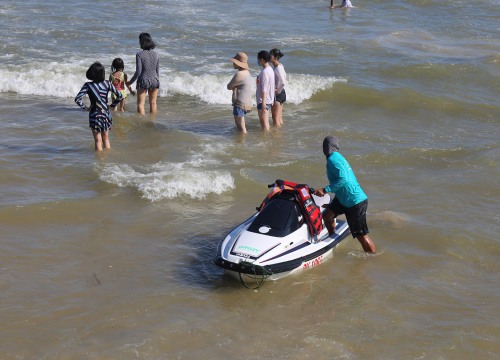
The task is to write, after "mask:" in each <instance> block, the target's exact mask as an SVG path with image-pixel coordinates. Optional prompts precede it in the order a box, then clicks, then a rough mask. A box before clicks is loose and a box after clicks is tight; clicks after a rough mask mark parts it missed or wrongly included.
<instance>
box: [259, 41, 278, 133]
mask: <svg viewBox="0 0 500 360" xmlns="http://www.w3.org/2000/svg"><path fill="white" fill-rule="evenodd" d="M270 60H271V54H269V52H268V51H265V50H262V51H260V52H259V53H258V54H257V61H258V62H259V65H260V66H262V71H261V72H260V74H259V76H257V90H256V94H255V95H256V96H255V97H256V100H257V110H258V112H259V121H260V126H261V127H262V130H266V131H267V130H269V110H270V109H271V106H272V105H273V103H274V92H275V85H274V71H273V69H272V67H271V65H270V64H269V61H270Z"/></svg>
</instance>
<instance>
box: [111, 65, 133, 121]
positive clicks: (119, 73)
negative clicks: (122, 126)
mask: <svg viewBox="0 0 500 360" xmlns="http://www.w3.org/2000/svg"><path fill="white" fill-rule="evenodd" d="M124 69H125V65H124V64H123V60H122V59H120V58H116V59H114V60H113V63H112V64H111V75H109V81H111V83H112V84H113V85H114V86H115V88H116V90H118V91H119V92H121V93H122V96H123V99H122V101H120V111H121V112H124V111H125V98H126V97H127V90H125V85H126V83H127V74H125V73H124V72H123V70H124ZM127 88H128V90H129V91H130V93H131V94H132V95H135V91H133V90H132V88H131V87H130V85H127ZM111 98H112V99H113V100H115V96H114V95H113V94H112V95H111ZM113 111H116V108H115V109H114V110H113Z"/></svg>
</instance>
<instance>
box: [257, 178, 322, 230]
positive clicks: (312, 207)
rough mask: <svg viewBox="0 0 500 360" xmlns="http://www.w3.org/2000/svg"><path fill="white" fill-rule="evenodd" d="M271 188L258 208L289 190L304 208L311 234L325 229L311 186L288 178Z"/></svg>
mask: <svg viewBox="0 0 500 360" xmlns="http://www.w3.org/2000/svg"><path fill="white" fill-rule="evenodd" d="M269 187H270V188H271V190H270V191H269V193H268V194H267V196H266V198H265V199H264V201H262V204H261V205H260V206H259V207H258V208H257V210H258V211H261V210H262V209H264V207H265V206H266V205H267V204H268V203H269V202H270V201H271V199H272V198H274V197H275V196H276V195H278V194H280V193H281V192H283V191H289V192H292V193H294V194H295V198H296V199H297V202H298V203H299V205H300V208H301V209H302V213H303V215H304V218H305V220H306V222H307V225H308V227H309V231H310V232H311V236H317V235H319V233H320V232H321V231H322V230H323V221H322V219H323V217H322V214H321V209H320V208H319V207H318V206H317V205H316V203H315V202H314V200H313V198H312V196H311V191H310V189H309V186H308V185H306V184H297V183H294V182H291V181H287V180H276V181H275V182H274V184H271V185H269Z"/></svg>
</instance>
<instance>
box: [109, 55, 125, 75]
mask: <svg viewBox="0 0 500 360" xmlns="http://www.w3.org/2000/svg"><path fill="white" fill-rule="evenodd" d="M123 69H125V65H124V64H123V60H122V59H120V58H116V59H114V60H113V63H112V64H111V72H115V71H123Z"/></svg>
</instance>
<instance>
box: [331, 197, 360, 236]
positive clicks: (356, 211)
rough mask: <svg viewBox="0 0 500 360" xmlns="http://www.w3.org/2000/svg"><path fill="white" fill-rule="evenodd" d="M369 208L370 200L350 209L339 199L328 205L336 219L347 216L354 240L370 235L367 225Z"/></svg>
mask: <svg viewBox="0 0 500 360" xmlns="http://www.w3.org/2000/svg"><path fill="white" fill-rule="evenodd" d="M367 208H368V199H366V200H365V201H362V202H360V203H358V204H356V205H354V206H352V207H350V208H346V207H345V206H344V205H342V204H341V203H340V202H339V200H338V199H337V198H334V199H333V201H332V202H331V203H330V205H328V209H330V210H331V211H333V213H334V214H335V217H337V216H338V215H342V214H345V217H346V219H347V223H348V224H349V228H350V229H351V234H352V237H353V238H357V237H358V236H360V235H366V234H368V225H367V224H366V209H367Z"/></svg>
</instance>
